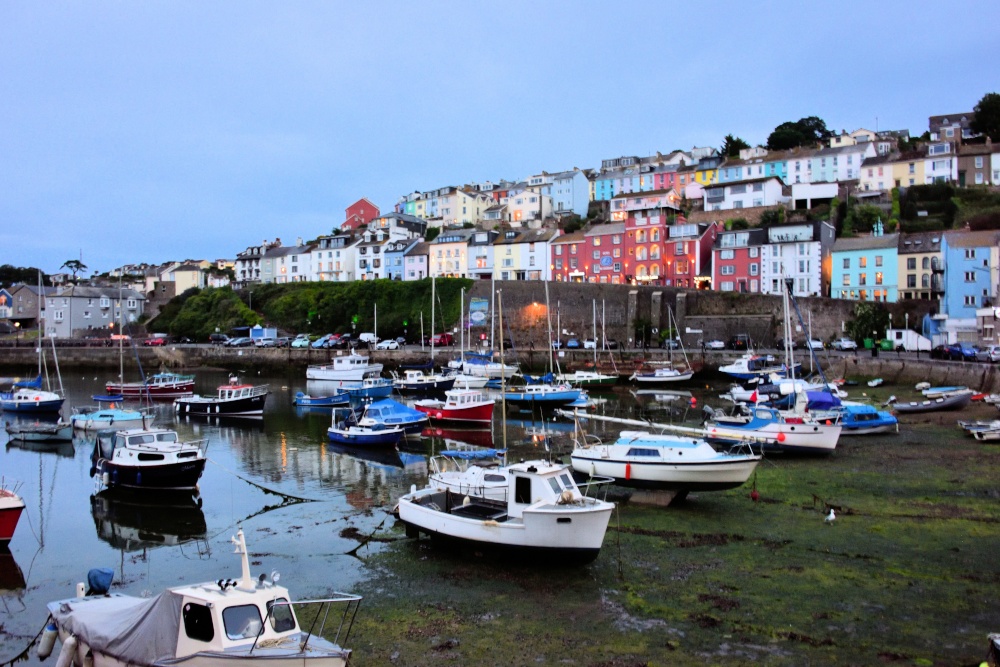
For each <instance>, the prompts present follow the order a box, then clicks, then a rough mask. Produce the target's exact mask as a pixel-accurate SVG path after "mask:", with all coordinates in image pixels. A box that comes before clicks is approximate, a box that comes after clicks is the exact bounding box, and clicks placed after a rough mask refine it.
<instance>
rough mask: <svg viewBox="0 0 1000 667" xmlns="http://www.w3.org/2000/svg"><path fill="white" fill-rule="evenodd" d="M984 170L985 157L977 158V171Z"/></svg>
mask: <svg viewBox="0 0 1000 667" xmlns="http://www.w3.org/2000/svg"><path fill="white" fill-rule="evenodd" d="M982 168H983V156H982V155H979V156H976V169H982Z"/></svg>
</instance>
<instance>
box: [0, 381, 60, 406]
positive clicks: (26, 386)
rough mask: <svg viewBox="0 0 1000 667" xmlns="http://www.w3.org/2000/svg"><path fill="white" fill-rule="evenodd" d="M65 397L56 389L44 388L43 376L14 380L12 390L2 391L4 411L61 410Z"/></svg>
mask: <svg viewBox="0 0 1000 667" xmlns="http://www.w3.org/2000/svg"><path fill="white" fill-rule="evenodd" d="M64 400H65V399H64V398H63V397H62V396H60V395H59V394H57V393H56V392H54V391H45V390H43V389H42V376H41V375H39V376H38V377H37V378H35V379H34V380H20V381H16V382H14V385H13V386H12V387H11V389H10V391H3V392H0V409H2V410H3V411H4V412H32V413H34V412H59V409H60V408H62V404H63V401H64Z"/></svg>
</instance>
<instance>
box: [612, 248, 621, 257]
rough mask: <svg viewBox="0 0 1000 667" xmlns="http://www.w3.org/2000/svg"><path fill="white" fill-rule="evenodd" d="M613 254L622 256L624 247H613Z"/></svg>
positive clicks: (613, 255)
mask: <svg viewBox="0 0 1000 667" xmlns="http://www.w3.org/2000/svg"><path fill="white" fill-rule="evenodd" d="M611 255H612V257H621V256H622V249H621V248H612V249H611Z"/></svg>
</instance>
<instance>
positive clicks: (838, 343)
mask: <svg viewBox="0 0 1000 667" xmlns="http://www.w3.org/2000/svg"><path fill="white" fill-rule="evenodd" d="M831 347H832V348H833V349H835V350H841V351H845V350H857V349H858V344H857V343H855V342H854V341H853V340H852V339H850V338H838V339H837V340H835V341H833V344H832V345H831Z"/></svg>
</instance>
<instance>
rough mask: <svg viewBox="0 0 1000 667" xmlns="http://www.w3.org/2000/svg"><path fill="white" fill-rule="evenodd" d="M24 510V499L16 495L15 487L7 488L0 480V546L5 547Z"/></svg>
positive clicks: (12, 535)
mask: <svg viewBox="0 0 1000 667" xmlns="http://www.w3.org/2000/svg"><path fill="white" fill-rule="evenodd" d="M23 511H24V501H23V500H21V496H19V495H17V492H16V489H8V488H7V485H6V483H5V482H0V548H3V549H6V548H7V544H8V543H9V542H10V540H11V538H12V537H14V530H15V529H16V528H17V522H18V521H19V520H20V519H21V512H23Z"/></svg>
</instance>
